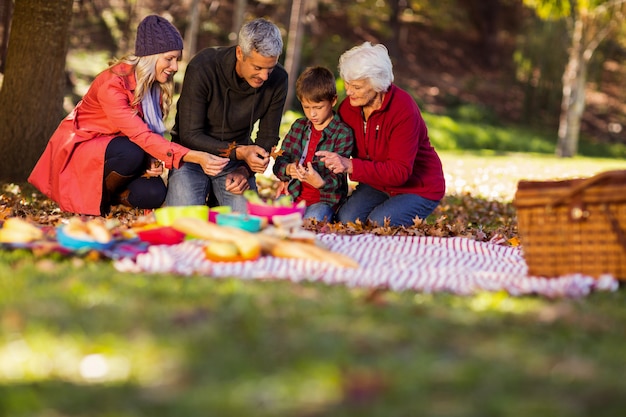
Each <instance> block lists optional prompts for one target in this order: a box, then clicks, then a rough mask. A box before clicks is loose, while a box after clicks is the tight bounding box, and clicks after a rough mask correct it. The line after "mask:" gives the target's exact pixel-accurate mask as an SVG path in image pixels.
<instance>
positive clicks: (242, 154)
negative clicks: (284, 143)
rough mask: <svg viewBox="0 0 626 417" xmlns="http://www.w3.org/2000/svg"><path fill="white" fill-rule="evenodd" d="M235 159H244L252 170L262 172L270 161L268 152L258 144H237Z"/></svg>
mask: <svg viewBox="0 0 626 417" xmlns="http://www.w3.org/2000/svg"><path fill="white" fill-rule="evenodd" d="M235 153H236V155H237V159H239V160H241V161H244V162H245V163H246V164H248V166H249V167H250V169H251V170H252V172H256V173H259V174H262V173H264V172H265V170H266V169H267V165H268V164H269V163H270V154H269V152H267V151H266V150H265V149H263V148H261V147H260V146H258V145H242V146H237V149H236V150H235Z"/></svg>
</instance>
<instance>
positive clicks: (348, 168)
mask: <svg viewBox="0 0 626 417" xmlns="http://www.w3.org/2000/svg"><path fill="white" fill-rule="evenodd" d="M315 155H316V156H319V157H320V161H322V162H323V163H324V165H325V166H326V168H328V169H330V170H331V171H332V172H334V173H335V174H342V173H344V172H345V173H348V174H351V173H352V160H351V159H350V158H346V157H343V156H341V155H339V154H338V153H335V152H328V151H317V152H315Z"/></svg>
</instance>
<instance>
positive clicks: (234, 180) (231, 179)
mask: <svg viewBox="0 0 626 417" xmlns="http://www.w3.org/2000/svg"><path fill="white" fill-rule="evenodd" d="M249 188H250V183H248V172H247V170H246V168H244V167H239V168H237V169H236V170H234V171H233V172H229V173H228V174H226V191H229V192H231V193H233V194H243V192H244V191H246V190H248V189H249Z"/></svg>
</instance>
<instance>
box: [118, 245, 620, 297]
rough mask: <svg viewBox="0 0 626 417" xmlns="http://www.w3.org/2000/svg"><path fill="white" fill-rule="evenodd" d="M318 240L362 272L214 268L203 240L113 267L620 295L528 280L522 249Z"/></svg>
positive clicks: (590, 286) (578, 284)
mask: <svg viewBox="0 0 626 417" xmlns="http://www.w3.org/2000/svg"><path fill="white" fill-rule="evenodd" d="M318 239H319V241H320V243H321V244H323V245H325V246H326V247H327V248H328V249H330V250H332V251H334V252H339V253H343V254H345V255H348V256H350V257H352V258H353V259H355V260H357V261H358V262H359V264H360V268H359V269H356V270H355V269H347V268H339V267H335V266H333V265H330V264H326V263H324V262H317V261H309V260H300V259H282V258H275V257H272V256H263V257H261V258H260V259H258V260H256V261H248V262H232V263H229V262H211V261H208V260H206V259H205V257H204V254H203V251H202V242H201V241H197V240H189V241H185V242H183V243H181V244H178V245H173V246H164V245H159V246H151V247H150V248H149V250H148V252H146V253H143V254H139V255H138V256H137V257H136V258H134V259H131V258H125V259H118V260H116V261H115V262H114V265H115V268H116V269H118V270H120V271H127V272H133V271H134V272H150V273H175V274H181V275H198V276H208V277H213V278H223V277H237V278H240V279H285V280H290V281H292V282H301V281H312V282H322V283H325V284H341V285H347V286H350V287H364V288H387V289H390V290H393V291H405V290H410V291H419V292H429V293H430V292H440V291H444V292H449V293H454V294H459V295H471V294H475V293H478V292H481V291H506V292H508V293H509V294H511V295H515V296H518V295H527V294H536V295H541V296H546V297H550V298H553V297H582V296H586V295H588V294H589V293H590V292H592V291H614V290H616V289H617V288H618V281H617V280H616V279H614V278H613V277H612V276H610V275H607V276H603V277H600V278H599V279H594V278H592V277H589V276H584V275H580V274H572V275H567V276H562V277H558V278H543V277H534V276H528V267H527V265H526V262H525V261H524V258H523V255H522V251H521V250H520V249H519V248H516V247H511V246H503V245H498V244H493V243H486V242H477V241H474V240H471V239H466V238H457V237H454V238H437V237H415V236H376V235H371V234H365V235H356V236H346V235H335V234H319V235H318Z"/></svg>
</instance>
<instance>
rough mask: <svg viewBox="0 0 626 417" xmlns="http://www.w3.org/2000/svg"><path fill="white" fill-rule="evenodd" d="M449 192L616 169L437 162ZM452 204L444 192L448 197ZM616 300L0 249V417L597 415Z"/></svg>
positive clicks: (500, 193) (498, 192) (506, 161)
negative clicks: (385, 284) (182, 272)
mask: <svg viewBox="0 0 626 417" xmlns="http://www.w3.org/2000/svg"><path fill="white" fill-rule="evenodd" d="M442 159H443V162H444V166H445V168H446V175H447V180H448V192H449V193H450V194H451V196H452V194H462V193H469V194H472V195H475V196H479V197H481V198H485V199H488V200H494V201H495V200H498V201H503V202H507V201H508V202H510V200H511V199H512V196H513V193H514V191H515V184H516V182H517V181H518V180H519V179H520V178H553V177H568V176H577V175H591V174H593V173H596V172H599V171H603V170H607V169H615V168H624V165H625V164H624V162H623V161H622V160H617V159H591V158H575V159H568V160H559V159H556V158H553V157H550V156H545V155H543V156H542V155H533V154H521V153H520V154H508V155H506V156H498V155H495V154H491V155H489V154H485V153H484V152H483V153H476V154H472V153H461V152H442ZM451 198H452V197H451ZM625 303H626V294H625V293H624V291H623V290H620V291H617V292H613V293H594V294H592V295H590V296H588V297H586V298H582V299H575V300H572V299H558V300H550V299H545V298H539V297H511V296H508V295H507V294H503V293H481V294H478V295H476V296H472V297H460V296H453V295H450V294H424V293H414V292H402V293H395V292H380V293H378V292H374V293H373V292H371V291H369V290H365V289H358V288H346V287H344V286H326V285H322V284H313V283H304V284H293V283H289V282H250V281H242V280H238V279H219V280H216V279H211V278H210V277H203V276H191V277H183V276H172V275H145V274H128V273H120V272H118V271H116V270H115V269H114V268H113V267H112V265H111V264H110V263H108V262H103V261H93V260H90V259H82V258H72V259H61V258H50V257H34V256H32V255H31V254H30V253H26V252H22V251H0V416H11V417H17V416H38V417H39V416H41V417H44V416H45V417H48V416H50V417H57V416H90V417H100V416H103V417H104V416H116V417H136V416H151V417H152V416H154V417H158V416H168V417H169V416H172V417H173V416H176V417H178V416H185V417H190V416H237V417H239V416H302V417H304V416H311V417H312V416H351V417H352V416H381V417H383V416H384V417H388V416H406V417H409V416H442V417H443V416H446V417H447V416H450V417H452V416H476V417H485V416H494V417H495V416H498V417H499V416H512V417H513V416H520V417H527V416H534V417H537V416H539V417H541V416H545V417H553V416H559V417H563V416H576V417H578V416H581V417H582V416H589V415H594V416H607V417H609V416H610V417H614V416H618V415H622V414H623V413H624V411H625V410H626V398H624V396H623V393H624V392H626V378H624V375H623V373H624V363H625V359H624V345H625V343H626V309H624V305H625Z"/></svg>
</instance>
